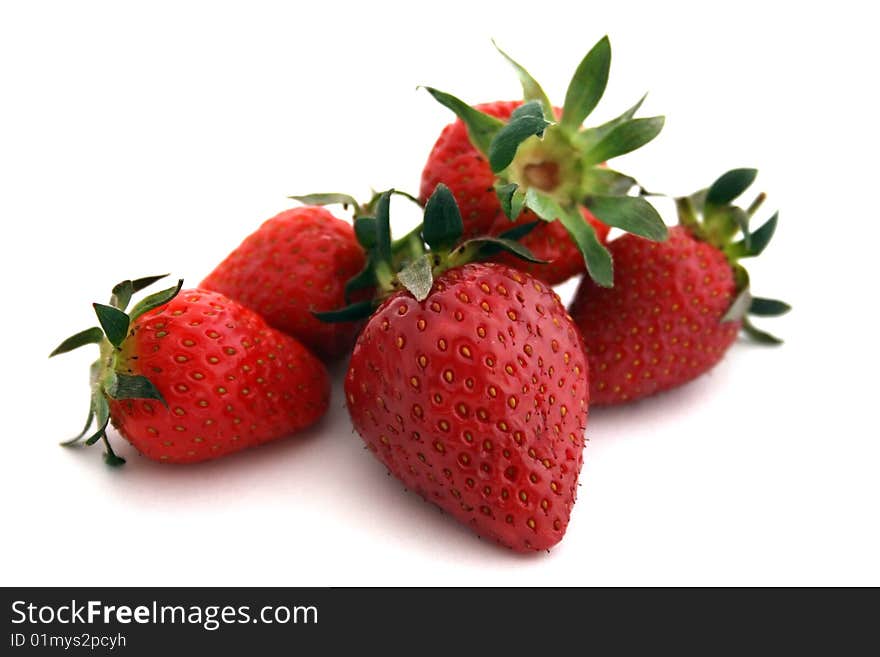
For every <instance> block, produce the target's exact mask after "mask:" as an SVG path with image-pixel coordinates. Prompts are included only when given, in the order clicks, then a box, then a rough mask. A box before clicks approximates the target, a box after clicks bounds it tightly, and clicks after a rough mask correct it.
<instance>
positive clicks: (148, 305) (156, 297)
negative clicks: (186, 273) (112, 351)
mask: <svg viewBox="0 0 880 657" xmlns="http://www.w3.org/2000/svg"><path fill="white" fill-rule="evenodd" d="M182 288H183V279H182V278H181V279H180V280H179V281H177V285H175V286H174V287H169V288H168V289H165V290H160V291H159V292H154V293H153V294H151V295H150V296H148V297H144V298H143V299H141V300H140V301H138V302H137V303H136V304H135V306H134V308H132V309H131V312H130V313H129V315H130V316H131V321H132V322H133V321H134V320H136V319H137V318H138V317H140V316H141V315H143V314H144V313H147V312H150V311H151V310H155V309H156V308H158V307H159V306H164V305H165V304H166V303H168V302H169V301H171V300H172V299H173V298H174V297H176V296H177V295H178V293H179V292H180V290H181V289H182ZM111 342H112V340H111ZM117 346H118V345H117Z"/></svg>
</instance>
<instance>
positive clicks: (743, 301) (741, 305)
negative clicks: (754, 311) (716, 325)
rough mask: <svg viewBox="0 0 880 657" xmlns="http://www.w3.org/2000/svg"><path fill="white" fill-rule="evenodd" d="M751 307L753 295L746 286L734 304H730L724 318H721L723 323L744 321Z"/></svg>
mask: <svg viewBox="0 0 880 657" xmlns="http://www.w3.org/2000/svg"><path fill="white" fill-rule="evenodd" d="M751 305H752V293H751V290H749V288H748V286H746V287H744V288H742V289H741V290H740V291H739V294H737V295H736V298H735V299H734V300H733V303H731V304H730V308H728V309H727V312H726V313H724V316H723V317H722V318H721V323H722V324H723V323H725V322H740V321H743V320H744V319H745V316H746V314H747V313H748V312H749V307H750V306H751Z"/></svg>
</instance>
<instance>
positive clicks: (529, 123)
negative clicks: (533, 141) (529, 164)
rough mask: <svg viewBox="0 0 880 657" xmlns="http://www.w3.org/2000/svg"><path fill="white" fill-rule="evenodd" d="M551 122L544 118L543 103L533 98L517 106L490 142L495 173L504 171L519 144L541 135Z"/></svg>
mask: <svg viewBox="0 0 880 657" xmlns="http://www.w3.org/2000/svg"><path fill="white" fill-rule="evenodd" d="M548 125H550V122H549V121H547V120H546V119H544V112H543V111H541V103H539V102H538V101H537V100H532V101H529V102H528V103H526V104H525V105H520V106H519V107H517V108H516V109H515V110H514V111H513V113H512V114H511V115H510V121H508V123H507V125H505V126H504V127H503V128H501V129H500V130H499V131H498V132H497V133H496V134H495V136H494V137H493V138H492V141H491V142H490V143H489V166H490V167H491V168H492V171H493V172H494V173H499V172H501V171H504V169H506V168H507V167H508V166H510V163H511V162H513V158H514V157H515V156H516V151H517V149H518V148H519V145H520V144H521V143H522V142H524V141H525V140H526V139H528V138H529V137H534V136H536V135H537V136H539V137H540V136H541V135H543V134H544V128H546V127H547V126H548Z"/></svg>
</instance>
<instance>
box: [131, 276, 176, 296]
mask: <svg viewBox="0 0 880 657" xmlns="http://www.w3.org/2000/svg"><path fill="white" fill-rule="evenodd" d="M167 276H168V274H158V275H157V276H144V277H143V278H136V279H134V280H133V281H132V282H131V289H132V291H133V292H140V291H141V290H143V289H146V288H148V287H150V286H151V285H152V284H153V283H155V282H156V281H161V280H162V279H163V278H166V277H167Z"/></svg>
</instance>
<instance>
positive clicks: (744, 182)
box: [706, 169, 758, 207]
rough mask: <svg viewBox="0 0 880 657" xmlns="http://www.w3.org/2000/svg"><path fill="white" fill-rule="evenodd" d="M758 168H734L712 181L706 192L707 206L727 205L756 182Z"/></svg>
mask: <svg viewBox="0 0 880 657" xmlns="http://www.w3.org/2000/svg"><path fill="white" fill-rule="evenodd" d="M757 175H758V170H757V169H732V170H731V171H728V172H727V173H725V174H722V175H721V176H720V177H719V178H718V180H716V181H715V182H713V183H712V185H711V186H710V187H709V191H708V192H707V193H706V206H707V207H709V206H720V205H727V204H728V203H730V202H731V201H733V200H734V199H736V198H737V197H738V196H739V195H740V194H742V193H743V192H744V191H746V189H748V187H749V185H751V184H752V183H753V182H755V178H756V177H757Z"/></svg>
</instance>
